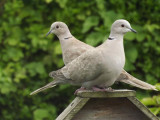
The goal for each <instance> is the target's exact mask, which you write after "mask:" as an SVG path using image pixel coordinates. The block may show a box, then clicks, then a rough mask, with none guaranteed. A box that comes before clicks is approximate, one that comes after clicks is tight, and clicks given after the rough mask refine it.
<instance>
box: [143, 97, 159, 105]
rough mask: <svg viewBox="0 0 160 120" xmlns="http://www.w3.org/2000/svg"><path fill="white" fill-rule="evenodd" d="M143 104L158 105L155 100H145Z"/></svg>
mask: <svg viewBox="0 0 160 120" xmlns="http://www.w3.org/2000/svg"><path fill="white" fill-rule="evenodd" d="M141 102H142V103H143V104H144V105H156V104H157V103H156V101H155V100H154V99H153V98H143V99H142V100H141Z"/></svg>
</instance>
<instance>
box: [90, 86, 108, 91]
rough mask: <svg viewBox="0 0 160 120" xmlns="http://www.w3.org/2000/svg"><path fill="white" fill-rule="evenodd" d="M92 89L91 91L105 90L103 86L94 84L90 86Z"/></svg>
mask: <svg viewBox="0 0 160 120" xmlns="http://www.w3.org/2000/svg"><path fill="white" fill-rule="evenodd" d="M92 90H93V91H106V89H105V88H101V87H96V86H94V87H92Z"/></svg>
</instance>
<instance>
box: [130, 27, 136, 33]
mask: <svg viewBox="0 0 160 120" xmlns="http://www.w3.org/2000/svg"><path fill="white" fill-rule="evenodd" d="M129 29H130V30H131V31H132V32H134V33H137V31H136V30H134V29H132V28H129Z"/></svg>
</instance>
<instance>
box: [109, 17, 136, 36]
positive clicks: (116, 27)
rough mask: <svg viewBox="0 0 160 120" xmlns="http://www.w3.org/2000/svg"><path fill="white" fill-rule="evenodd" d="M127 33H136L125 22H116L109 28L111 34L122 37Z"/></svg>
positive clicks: (121, 20)
mask: <svg viewBox="0 0 160 120" xmlns="http://www.w3.org/2000/svg"><path fill="white" fill-rule="evenodd" d="M127 32H134V33H136V31H135V30H134V29H132V27H131V25H130V23H129V22H128V21H127V20H123V19H120V20H116V21H115V22H114V23H113V24H112V27H111V33H112V34H121V35H124V34H125V33H127Z"/></svg>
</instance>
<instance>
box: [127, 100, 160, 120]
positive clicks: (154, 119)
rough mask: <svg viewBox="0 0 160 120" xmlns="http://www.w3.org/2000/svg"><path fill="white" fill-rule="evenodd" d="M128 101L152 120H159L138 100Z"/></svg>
mask: <svg viewBox="0 0 160 120" xmlns="http://www.w3.org/2000/svg"><path fill="white" fill-rule="evenodd" d="M128 99H129V100H130V101H131V102H132V103H133V104H134V105H135V106H137V108H138V109H139V110H141V111H142V112H143V113H144V114H145V115H146V116H148V117H149V118H150V119H151V120H159V119H158V117H156V116H155V115H154V114H153V113H152V112H151V111H150V110H149V109H147V107H146V106H145V105H143V104H142V103H141V102H140V101H139V100H138V99H137V98H135V97H128Z"/></svg>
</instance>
